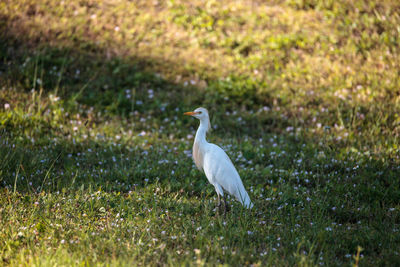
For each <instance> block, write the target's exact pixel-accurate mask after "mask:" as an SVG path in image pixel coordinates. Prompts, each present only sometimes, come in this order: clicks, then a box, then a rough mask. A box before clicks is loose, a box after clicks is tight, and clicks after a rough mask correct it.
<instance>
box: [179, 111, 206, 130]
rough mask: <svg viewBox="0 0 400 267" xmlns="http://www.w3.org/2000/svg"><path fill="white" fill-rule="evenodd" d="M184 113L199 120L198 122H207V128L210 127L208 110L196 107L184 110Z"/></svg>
mask: <svg viewBox="0 0 400 267" xmlns="http://www.w3.org/2000/svg"><path fill="white" fill-rule="evenodd" d="M184 115H188V116H193V117H195V118H197V119H199V120H200V123H205V124H208V125H207V126H208V128H207V130H210V129H211V123H210V117H209V116H208V110H207V109H205V108H196V109H195V110H194V111H190V112H185V113H184Z"/></svg>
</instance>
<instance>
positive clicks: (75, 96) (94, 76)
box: [71, 72, 98, 102]
mask: <svg viewBox="0 0 400 267" xmlns="http://www.w3.org/2000/svg"><path fill="white" fill-rule="evenodd" d="M97 73H98V72H96V73H95V74H94V75H93V76H92V78H90V79H89V81H87V83H85V84H84V85H83V86H82V88H81V89H80V90H79V92H78V93H76V94H75V95H74V96H73V97H72V98H71V101H72V102H75V101H76V99H77V98H78V97H79V96H80V95H81V94H82V93H83V91H84V90H85V89H86V87H88V86H89V84H90V83H91V82H92V81H93V80H94V79H95V78H96V76H97Z"/></svg>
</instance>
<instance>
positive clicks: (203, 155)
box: [184, 108, 253, 212]
mask: <svg viewBox="0 0 400 267" xmlns="http://www.w3.org/2000/svg"><path fill="white" fill-rule="evenodd" d="M184 115H189V116H193V117H195V118H197V119H199V120H200V126H199V128H198V129H197V132H196V137H195V139H194V144H193V160H194V163H195V164H196V166H197V168H198V169H199V170H200V171H204V173H205V175H206V177H207V179H208V181H209V182H210V183H211V184H212V185H213V186H214V187H215V191H216V192H217V195H218V205H219V206H220V205H221V202H220V196H222V197H224V190H225V191H227V192H228V193H229V194H231V195H233V196H235V197H236V199H237V200H238V201H239V202H240V203H242V205H243V206H245V207H246V208H252V207H253V203H252V202H251V200H250V197H249V194H247V192H246V189H245V188H244V186H243V183H242V180H241V179H240V176H239V173H238V172H237V170H236V168H235V166H233V164H232V161H231V160H230V159H229V157H228V155H227V154H226V153H225V151H224V150H222V148H220V147H219V146H217V145H215V144H211V143H209V142H207V140H206V133H207V132H208V131H209V130H210V129H211V124H210V117H209V116H208V111H207V109H205V108H197V109H196V110H195V111H192V112H186V113H184ZM224 201H225V212H226V209H227V206H226V199H225V197H224Z"/></svg>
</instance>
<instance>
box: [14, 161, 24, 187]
mask: <svg viewBox="0 0 400 267" xmlns="http://www.w3.org/2000/svg"><path fill="white" fill-rule="evenodd" d="M23 157H24V154H21V159H20V161H19V164H18V169H17V172H16V174H15V179H14V192H13V193H14V194H15V193H16V192H17V180H18V174H19V170H20V168H21V163H22V159H23Z"/></svg>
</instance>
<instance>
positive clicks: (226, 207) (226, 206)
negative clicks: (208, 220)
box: [224, 194, 229, 214]
mask: <svg viewBox="0 0 400 267" xmlns="http://www.w3.org/2000/svg"><path fill="white" fill-rule="evenodd" d="M224 206H225V210H224V214H226V212H227V211H229V207H228V203H227V202H226V194H225V195H224Z"/></svg>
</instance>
